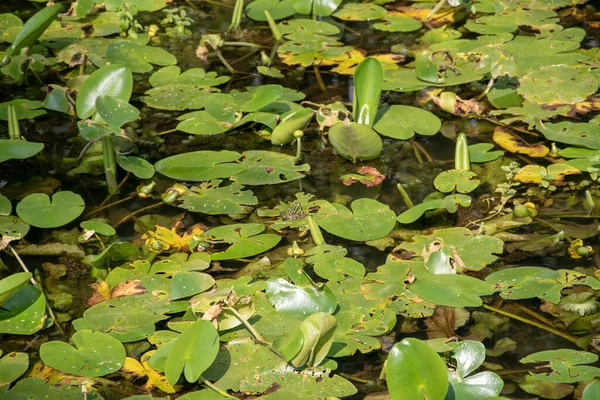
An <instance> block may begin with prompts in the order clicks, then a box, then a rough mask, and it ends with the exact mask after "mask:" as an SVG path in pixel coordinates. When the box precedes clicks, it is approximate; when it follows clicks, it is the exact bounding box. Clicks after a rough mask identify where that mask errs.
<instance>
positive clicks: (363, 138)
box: [328, 122, 383, 162]
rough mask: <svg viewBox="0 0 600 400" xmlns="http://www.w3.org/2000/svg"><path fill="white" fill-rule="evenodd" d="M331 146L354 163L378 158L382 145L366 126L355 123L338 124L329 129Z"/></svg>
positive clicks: (378, 138) (373, 132) (374, 133)
mask: <svg viewBox="0 0 600 400" xmlns="http://www.w3.org/2000/svg"><path fill="white" fill-rule="evenodd" d="M328 136H329V140H330V142H331V145H332V146H333V148H334V149H335V151H337V152H338V153H339V155H340V156H342V157H344V158H345V159H347V160H351V161H352V162H356V161H358V160H372V159H374V158H377V157H379V155H380V154H381V151H382V149H383V143H382V142H381V138H380V137H379V135H377V133H376V132H375V131H374V130H373V129H372V128H370V127H369V126H368V125H362V124H358V123H356V122H338V123H337V124H335V125H333V126H332V127H331V128H330V129H329V134H328Z"/></svg>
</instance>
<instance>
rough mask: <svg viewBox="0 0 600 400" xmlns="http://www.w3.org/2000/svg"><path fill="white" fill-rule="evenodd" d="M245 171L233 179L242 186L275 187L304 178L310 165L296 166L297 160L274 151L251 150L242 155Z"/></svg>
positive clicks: (242, 165) (242, 164)
mask: <svg viewBox="0 0 600 400" xmlns="http://www.w3.org/2000/svg"><path fill="white" fill-rule="evenodd" d="M242 156H243V159H242V162H241V164H240V165H241V167H243V168H244V170H243V171H241V172H240V173H238V174H236V175H235V177H233V178H232V179H233V180H234V181H235V182H237V183H239V184H242V185H273V184H276V183H284V182H290V181H294V180H297V179H300V178H304V175H303V174H302V173H303V172H308V171H309V170H310V166H309V165H308V164H301V165H296V164H295V162H296V158H295V157H294V156H290V155H287V154H282V153H276V152H273V151H262V150H250V151H246V152H244V153H243V154H242Z"/></svg>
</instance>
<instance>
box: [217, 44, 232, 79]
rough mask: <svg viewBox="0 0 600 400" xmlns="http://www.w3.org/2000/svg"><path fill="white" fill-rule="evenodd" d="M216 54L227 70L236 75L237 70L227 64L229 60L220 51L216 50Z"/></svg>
mask: <svg viewBox="0 0 600 400" xmlns="http://www.w3.org/2000/svg"><path fill="white" fill-rule="evenodd" d="M215 53H217V57H219V60H221V62H222V63H223V65H224V66H225V68H227V69H228V70H229V72H231V73H232V74H235V69H233V67H232V66H231V65H230V64H229V63H228V62H227V60H226V59H225V57H223V54H221V52H220V51H219V49H215Z"/></svg>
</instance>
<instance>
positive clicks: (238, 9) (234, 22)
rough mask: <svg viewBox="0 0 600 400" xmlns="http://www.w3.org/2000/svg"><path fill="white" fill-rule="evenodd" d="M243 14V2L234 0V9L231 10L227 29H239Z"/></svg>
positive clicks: (242, 0)
mask: <svg viewBox="0 0 600 400" xmlns="http://www.w3.org/2000/svg"><path fill="white" fill-rule="evenodd" d="M243 12H244V0H236V1H235V7H234V8H233V15H232V17H231V24H229V29H239V28H240V24H241V22H242V15H243Z"/></svg>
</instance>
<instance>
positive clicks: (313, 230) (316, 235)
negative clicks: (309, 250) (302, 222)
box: [306, 215, 327, 246]
mask: <svg viewBox="0 0 600 400" xmlns="http://www.w3.org/2000/svg"><path fill="white" fill-rule="evenodd" d="M306 219H307V220H308V227H309V228H310V235H311V236H312V240H313V242H314V243H315V246H319V245H322V244H327V243H325V238H324V237H323V233H322V232H321V228H319V224H317V221H316V220H315V217H313V216H312V215H308V216H307V217H306Z"/></svg>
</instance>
